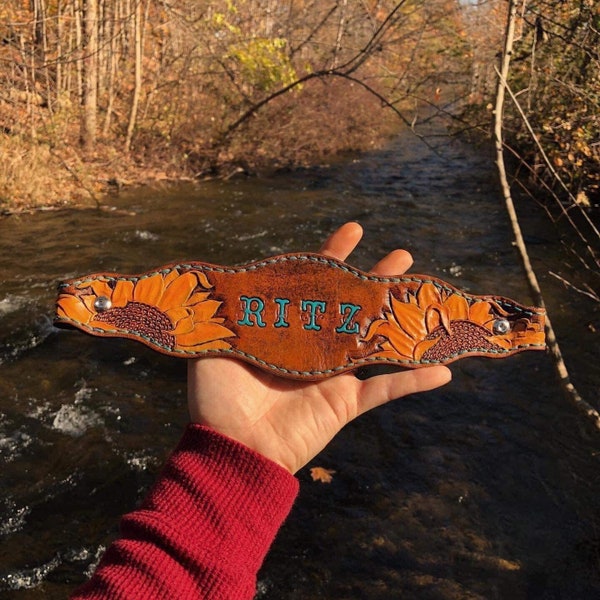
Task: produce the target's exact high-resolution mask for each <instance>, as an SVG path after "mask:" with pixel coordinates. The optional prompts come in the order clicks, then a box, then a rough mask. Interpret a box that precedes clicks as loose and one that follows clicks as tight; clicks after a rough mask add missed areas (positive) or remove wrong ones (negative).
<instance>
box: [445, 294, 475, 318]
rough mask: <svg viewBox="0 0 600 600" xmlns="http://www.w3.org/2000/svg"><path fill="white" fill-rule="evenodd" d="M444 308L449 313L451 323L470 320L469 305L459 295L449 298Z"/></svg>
mask: <svg viewBox="0 0 600 600" xmlns="http://www.w3.org/2000/svg"><path fill="white" fill-rule="evenodd" d="M442 306H443V307H444V308H446V310H447V311H448V317H449V320H450V321H464V320H466V319H468V318H469V303H468V302H467V300H466V298H464V297H463V296H460V295H459V294H451V295H450V296H448V297H447V298H446V299H445V300H444V302H443V303H442Z"/></svg>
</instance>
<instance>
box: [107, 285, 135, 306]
mask: <svg viewBox="0 0 600 600" xmlns="http://www.w3.org/2000/svg"><path fill="white" fill-rule="evenodd" d="M134 287H135V286H134V285H133V281H130V280H128V279H123V280H119V281H117V283H116V285H115V288H114V290H112V294H111V296H110V299H111V301H112V305H113V307H114V308H123V307H124V306H127V304H128V303H129V302H131V301H132V300H133V290H134Z"/></svg>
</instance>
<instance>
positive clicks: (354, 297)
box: [56, 253, 545, 379]
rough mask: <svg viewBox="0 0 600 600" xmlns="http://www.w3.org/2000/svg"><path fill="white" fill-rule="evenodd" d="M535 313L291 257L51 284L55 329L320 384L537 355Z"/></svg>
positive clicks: (408, 279)
mask: <svg viewBox="0 0 600 600" xmlns="http://www.w3.org/2000/svg"><path fill="white" fill-rule="evenodd" d="M544 315H545V311H544V310H543V309H541V308H536V307H527V306H524V305H522V304H519V303H518V302H515V301H514V300H510V299H508V298H504V297H502V296H476V295H473V294H468V293H466V292H463V291H461V290H459V289H457V288H455V287H454V286H452V285H450V284H448V283H445V282H444V281H441V280H440V279H437V278H435V277H430V276H427V275H398V276H396V277H378V276H375V275H372V274H369V273H366V272H364V271H361V270H359V269H356V268H354V267H351V266H350V265H348V264H346V263H344V262H342V261H339V260H335V259H332V258H329V257H326V256H322V255H319V254H308V253H303V254H286V255H282V256H275V257H272V258H268V259H265V260H262V261H259V262H255V263H251V264H248V265H242V266H237V267H224V266H220V265H213V264H210V263H205V262H188V263H180V264H173V265H166V266H164V267H160V268H158V269H156V270H154V271H149V272H147V273H143V274H139V275H121V274H115V273H97V274H92V275H88V276H85V277H81V278H77V279H72V280H69V281H66V282H63V283H61V284H60V285H59V296H58V300H57V310H56V324H57V325H59V326H70V327H76V328H78V329H81V330H82V331H85V332H87V333H90V334H92V335H97V336H108V337H124V338H130V339H134V340H138V341H140V342H142V343H144V344H146V345H148V346H150V347H151V348H153V349H154V350H157V351H159V352H162V353H165V354H168V355H171V356H177V357H185V358H202V357H215V356H228V357H235V358H239V359H240V360H244V361H246V362H249V363H251V364H254V365H256V366H259V367H261V368H263V369H265V370H267V371H270V372H273V373H275V374H278V375H281V376H284V377H292V378H297V379H322V378H325V377H328V376H331V375H335V374H337V373H341V372H344V371H348V370H351V369H355V368H357V367H360V366H364V365H368V364H394V365H398V366H402V367H409V368H417V367H423V366H426V365H431V364H444V363H449V362H452V361H454V360H457V359H459V358H462V357H465V356H489V357H493V358H502V357H507V356H511V355H513V354H515V353H517V352H522V351H525V350H543V349H544V348H545V338H544Z"/></svg>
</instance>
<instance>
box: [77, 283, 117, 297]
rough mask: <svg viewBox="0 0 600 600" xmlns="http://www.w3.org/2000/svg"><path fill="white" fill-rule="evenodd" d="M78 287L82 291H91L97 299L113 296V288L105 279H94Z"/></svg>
mask: <svg viewBox="0 0 600 600" xmlns="http://www.w3.org/2000/svg"><path fill="white" fill-rule="evenodd" d="M77 287H78V288H80V289H82V290H85V289H89V290H91V291H92V292H93V293H94V295H95V296H96V297H98V296H106V297H107V298H110V297H111V294H112V288H111V287H110V286H109V285H108V281H105V280H103V279H94V280H93V281H90V282H88V283H84V284H81V285H79V286H77Z"/></svg>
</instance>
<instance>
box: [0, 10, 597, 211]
mask: <svg viewBox="0 0 600 600" xmlns="http://www.w3.org/2000/svg"><path fill="white" fill-rule="evenodd" d="M517 5H518V10H517V15H518V20H517V28H516V38H515V45H514V48H513V51H512V62H511V70H510V73H509V77H508V79H507V84H508V89H509V93H510V100H509V101H507V103H506V107H505V112H504V142H505V144H506V152H507V154H509V155H510V156H512V157H514V158H515V161H514V163H513V165H514V174H515V175H516V179H515V181H516V182H517V183H518V184H519V186H521V188H522V189H523V190H524V191H525V192H526V193H528V194H530V195H531V196H532V197H536V198H539V196H540V191H542V192H543V194H542V195H554V196H555V197H556V199H557V201H558V202H559V203H560V204H561V206H562V208H561V212H562V211H563V209H564V207H565V206H566V207H567V209H569V210H570V209H571V208H574V209H578V210H584V211H585V210H587V209H589V208H591V207H593V206H594V205H596V206H597V204H598V199H599V196H600V114H599V111H598V107H599V102H600V56H599V48H600V3H598V2H595V1H594V0H537V1H536V0H530V1H527V2H518V3H517ZM507 11H508V2H507V0H470V1H465V0H404V1H401V2H398V1H390V0H326V1H323V0H321V1H317V0H287V1H285V2H281V1H278V0H237V1H235V2H234V1H232V0H205V1H189V0H181V1H178V2H172V1H167V0H3V2H2V5H1V6H0V157H1V164H2V167H1V169H0V212H3V213H11V212H15V211H19V210H23V209H26V210H28V209H32V208H35V207H40V206H44V207H48V206H60V205H65V204H74V203H79V204H81V203H92V204H94V203H96V204H99V203H100V198H101V197H102V194H103V193H104V192H106V191H107V190H110V189H111V188H118V187H120V186H121V185H124V184H140V183H145V182H148V181H161V180H181V179H187V180H190V179H191V180H194V179H202V178H206V177H214V176H221V177H229V176H231V175H232V174H235V173H239V172H243V173H248V174H260V173H262V172H266V171H272V170H276V169H281V168H293V167H296V166H301V165H307V164H314V163H319V162H323V161H326V160H329V159H330V158H331V156H334V155H339V154H340V153H344V152H347V151H362V150H367V149H370V148H373V147H376V146H378V145H380V144H382V143H383V142H384V141H385V140H386V139H388V138H389V136H391V135H394V133H395V132H396V131H397V130H398V127H399V125H400V124H402V123H404V124H407V125H409V126H412V125H414V124H415V122H417V121H420V120H422V119H424V118H431V117H432V116H433V115H437V116H444V117H445V118H447V119H448V125H449V131H451V132H452V133H453V134H456V135H458V134H461V133H462V134H466V133H469V134H471V135H473V136H474V139H477V138H479V139H486V138H487V139H489V137H490V135H491V126H490V124H491V121H492V112H493V110H492V106H493V101H494V96H495V93H496V88H497V82H498V71H497V69H498V66H499V64H500V57H501V55H502V48H503V38H504V35H505V29H506V18H507Z"/></svg>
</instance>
